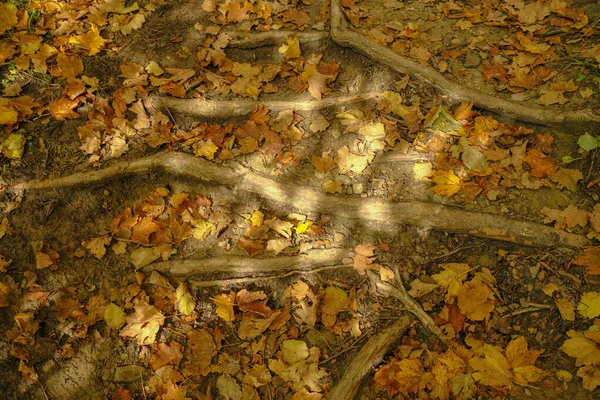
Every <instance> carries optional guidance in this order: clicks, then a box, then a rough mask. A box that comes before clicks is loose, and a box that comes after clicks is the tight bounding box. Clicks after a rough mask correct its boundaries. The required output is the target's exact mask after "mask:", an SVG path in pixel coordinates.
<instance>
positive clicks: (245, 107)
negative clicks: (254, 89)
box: [144, 92, 379, 119]
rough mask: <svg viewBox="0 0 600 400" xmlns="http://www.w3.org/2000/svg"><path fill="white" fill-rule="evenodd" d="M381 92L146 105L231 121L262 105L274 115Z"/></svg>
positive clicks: (153, 100)
mask: <svg viewBox="0 0 600 400" xmlns="http://www.w3.org/2000/svg"><path fill="white" fill-rule="evenodd" d="M378 96H379V93H376V92H373V93H364V94H360V95H354V96H335V97H326V98H324V99H323V100H321V101H317V100H314V99H313V98H312V97H311V98H304V99H298V100H295V101H280V100H267V101H257V100H236V101H231V100H207V99H204V98H195V99H178V98H175V97H163V96H149V97H148V98H147V99H146V100H145V102H144V104H145V106H146V108H147V109H148V110H150V111H152V110H159V111H161V112H167V111H168V112H175V113H178V114H185V115H187V116H190V117H196V118H209V119H228V118H236V117H245V116H248V115H249V114H252V113H253V112H254V111H256V108H257V107H258V106H259V105H262V106H263V107H264V108H266V109H267V110H271V111H273V112H277V111H283V110H288V109H292V110H295V111H317V110H322V109H324V108H327V107H336V106H341V105H347V104H352V103H359V102H363V101H367V100H373V99H376V98H377V97H378Z"/></svg>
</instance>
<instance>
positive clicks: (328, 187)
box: [322, 179, 343, 194]
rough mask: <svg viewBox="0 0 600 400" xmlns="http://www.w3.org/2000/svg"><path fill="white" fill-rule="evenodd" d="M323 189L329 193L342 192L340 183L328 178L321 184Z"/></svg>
mask: <svg viewBox="0 0 600 400" xmlns="http://www.w3.org/2000/svg"><path fill="white" fill-rule="evenodd" d="M322 188H323V190H325V192H327V193H330V194H334V193H342V191H343V190H342V184H341V183H339V182H337V181H334V180H331V179H328V180H326V181H325V182H323V185H322Z"/></svg>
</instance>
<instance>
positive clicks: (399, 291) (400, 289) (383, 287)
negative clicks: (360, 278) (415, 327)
mask: <svg viewBox="0 0 600 400" xmlns="http://www.w3.org/2000/svg"><path fill="white" fill-rule="evenodd" d="M367 275H368V276H369V279H370V280H371V282H372V283H373V285H375V287H376V288H377V290H378V291H379V292H380V293H381V294H383V295H386V296H392V297H395V298H397V299H398V300H400V302H401V303H402V305H403V306H404V307H406V309H407V310H408V311H409V312H410V313H411V314H413V315H414V316H415V317H417V319H418V320H419V321H420V322H421V324H423V326H424V327H425V329H427V330H428V331H429V332H431V333H433V334H434V335H436V336H437V337H438V338H440V337H441V335H442V331H441V330H440V328H438V327H437V326H436V325H435V322H433V319H432V318H431V317H430V316H429V314H427V313H426V312H425V311H424V310H423V308H421V306H420V305H419V304H418V303H417V302H416V301H415V299H413V298H412V297H411V296H410V295H409V294H408V293H407V292H406V290H405V289H404V286H402V282H401V281H397V282H396V286H392V285H390V284H389V283H385V282H383V281H382V280H381V279H379V277H378V276H377V275H376V274H375V273H374V272H373V271H367ZM396 278H397V279H398V278H399V276H398V275H397V276H396Z"/></svg>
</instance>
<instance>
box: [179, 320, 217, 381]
mask: <svg viewBox="0 0 600 400" xmlns="http://www.w3.org/2000/svg"><path fill="white" fill-rule="evenodd" d="M216 352H217V346H216V345H215V342H214V339H213V337H212V335H211V334H210V333H209V332H208V331H207V330H206V329H193V330H191V331H189V332H188V333H187V348H186V351H185V357H186V362H185V364H184V371H183V372H184V373H185V372H188V373H189V374H191V375H201V376H206V375H207V374H208V373H209V372H210V364H211V363H212V358H213V356H214V355H215V354H216Z"/></svg>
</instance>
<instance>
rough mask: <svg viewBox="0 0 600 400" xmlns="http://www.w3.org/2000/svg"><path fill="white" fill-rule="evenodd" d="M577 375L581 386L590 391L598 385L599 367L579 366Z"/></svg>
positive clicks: (599, 380) (599, 383)
mask: <svg viewBox="0 0 600 400" xmlns="http://www.w3.org/2000/svg"><path fill="white" fill-rule="evenodd" d="M577 376H579V377H580V378H581V380H582V384H583V387H584V388H585V389H587V390H589V391H590V392H591V391H593V390H594V389H596V388H597V387H598V386H600V369H598V367H596V366H592V365H587V366H585V367H581V368H579V370H578V371H577Z"/></svg>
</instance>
